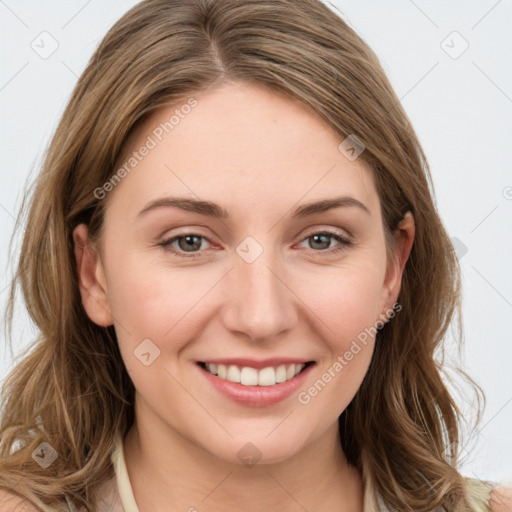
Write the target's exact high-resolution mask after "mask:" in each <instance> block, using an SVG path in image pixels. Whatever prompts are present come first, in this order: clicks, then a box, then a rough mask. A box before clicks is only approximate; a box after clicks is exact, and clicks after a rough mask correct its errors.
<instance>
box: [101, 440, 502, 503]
mask: <svg viewBox="0 0 512 512" xmlns="http://www.w3.org/2000/svg"><path fill="white" fill-rule="evenodd" d="M111 458H112V463H113V465H114V470H115V475H114V476H113V477H112V478H111V479H110V480H109V481H107V482H105V483H104V484H103V486H102V487H101V489H100V491H99V496H101V498H100V500H99V502H98V512H139V509H138V507H137V503H136V502H135V498H134V496H133V490H132V486H131V483H130V478H129V476H128V471H127V469H126V463H125V459H124V446H123V442H122V440H121V438H117V440H116V443H115V449H114V451H113V453H112V457H111ZM466 481H467V485H468V489H469V495H470V500H471V505H472V511H473V512H488V511H489V499H490V493H491V491H492V489H493V487H494V486H493V485H491V484H489V483H486V482H484V481H481V480H478V479H475V478H466ZM363 483H364V512H387V511H388V509H387V508H386V507H384V504H383V502H382V500H381V499H380V497H379V496H378V495H376V493H375V492H374V490H373V486H372V485H371V483H368V481H367V479H366V477H365V474H364V468H363Z"/></svg>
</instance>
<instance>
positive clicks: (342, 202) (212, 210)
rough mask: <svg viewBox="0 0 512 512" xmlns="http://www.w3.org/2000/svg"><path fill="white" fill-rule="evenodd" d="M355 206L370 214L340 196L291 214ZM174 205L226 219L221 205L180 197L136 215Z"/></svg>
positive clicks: (159, 202) (158, 202)
mask: <svg viewBox="0 0 512 512" xmlns="http://www.w3.org/2000/svg"><path fill="white" fill-rule="evenodd" d="M351 206H352V207H356V208H359V209H361V210H363V211H364V212H366V213H367V214H369V215H371V212H370V210H369V209H368V208H367V207H366V206H365V205H364V204H363V203H362V202H361V201H359V200H357V199H355V198H354V197H348V196H342V197H335V198H332V199H323V200H321V201H316V202H312V203H307V204H303V205H301V206H299V207H298V208H297V209H296V210H295V211H294V212H293V214H292V218H303V217H307V216H309V215H314V214H315V213H322V212H326V211H328V210H331V209H333V208H340V207H351ZM167 207H175V208H179V209H180V210H185V211H188V212H193V213H198V214H200V215H207V216H209V217H214V218H219V219H227V218H229V213H228V211H227V210H225V209H224V208H223V207H222V206H220V205H218V204H216V203H212V202H211V201H202V200H197V199H186V198H182V197H162V198H160V199H155V200H153V201H151V202H150V203H148V204H147V205H146V206H145V207H144V208H143V209H142V210H141V211H140V212H139V213H138V215H137V218H139V217H142V216H144V215H145V214H147V213H148V212H150V211H152V210H155V209H158V208H167Z"/></svg>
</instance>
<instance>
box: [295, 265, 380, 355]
mask: <svg viewBox="0 0 512 512" xmlns="http://www.w3.org/2000/svg"><path fill="white" fill-rule="evenodd" d="M383 279H384V268H383V266H382V265H380V264H378V263H376V262H372V261H371V260H366V261H363V260H362V259H361V261H359V262H358V263H357V264H352V265H350V264H348V263H347V265H344V266H341V267H339V268H331V269H329V270H324V271H322V270H319V271H317V272H316V273H315V274H314V275H311V276H310V277H309V278H308V279H307V280H306V281H302V284H301V285H300V288H298V293H297V295H299V296H300V297H305V300H304V302H305V304H306V305H307V306H308V308H309V309H310V310H311V311H312V312H314V313H315V315H310V316H311V317H314V316H316V317H317V319H318V322H317V324H316V327H317V328H318V329H319V332H321V333H322V337H323V339H324V340H328V341H329V346H330V349H331V351H332V352H333V353H336V355H338V354H339V353H342V352H344V351H345V350H347V347H348V346H350V342H351V341H352V340H353V339H356V338H357V336H358V335H359V334H360V333H361V332H364V331H365V329H369V328H371V327H373V326H375V324H376V321H377V320H378V319H379V314H380V313H381V311H380V309H381V301H382V283H383Z"/></svg>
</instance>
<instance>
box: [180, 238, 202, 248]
mask: <svg viewBox="0 0 512 512" xmlns="http://www.w3.org/2000/svg"><path fill="white" fill-rule="evenodd" d="M194 239H196V240H199V239H200V237H198V236H195V235H189V236H186V237H182V238H181V240H185V241H186V242H185V246H184V247H183V246H182V247H181V248H182V249H184V250H186V251H188V250H189V249H190V248H192V249H194V245H196V246H197V247H195V248H196V249H199V248H200V247H201V241H200V240H199V244H198V243H197V242H196V243H194V241H193V240H194ZM180 246H181V244H180ZM189 252H190V251H189Z"/></svg>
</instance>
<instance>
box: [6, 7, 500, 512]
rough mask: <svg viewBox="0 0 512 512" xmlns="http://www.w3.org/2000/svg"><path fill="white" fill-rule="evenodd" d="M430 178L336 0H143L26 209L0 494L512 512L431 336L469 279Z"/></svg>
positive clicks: (71, 110)
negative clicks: (480, 474)
mask: <svg viewBox="0 0 512 512" xmlns="http://www.w3.org/2000/svg"><path fill="white" fill-rule="evenodd" d="M429 186H430V174H429V169H428V165H427V163H426V158H425V155H424V154H423V151H422V149H421V147H420V144H419V142H418V140H417V137H416V135H415V133H414V130H413V129H412V127H411V125H410V122H409V120H408V118H407V116H406V114H405V112H404V111H403V109H402V107H401V106H400V103H399V100H398V99H397V97H396V95H395V93H394V92H393V90H392V88H391V86H390V84H389V82H388V80H387V78H386V77H385V75H384V72H383V70H382V68H381V66H380V64H379V62H378V60H377V58H376V57H375V55H374V53H373V52H372V51H371V50H370V49H369V48H368V46H367V45H366V44H365V43H364V42H363V41H362V40H361V39H360V38H359V37H358V36H357V35H356V34H355V33H354V32H353V30H351V29H350V28H349V27H348V26H347V25H346V24H345V22H344V21H343V20H342V19H340V18H338V17H337V16H336V15H335V14H334V13H333V12H331V11H330V10H329V9H328V8H327V7H326V6H325V5H323V4H322V3H320V2H317V1H313V0H308V1H300V2H297V1H291V0H278V1H273V2H263V1H255V0H252V1H245V2H238V1H234V0H231V1H225V0H221V1H215V2H213V1H207V0H198V1H193V2H192V1H191V2H187V3H182V2H173V1H168V0H167V1H163V0H146V1H144V2H142V3H140V4H138V5H137V6H136V7H134V8H133V9H131V10H130V11H129V12H128V13H127V14H126V15H125V16H123V18H122V19H121V20H120V21H119V22H118V23H116V25H115V26H114V27H113V28H112V29H111V31H110V32H109V33H108V34H107V35H106V37H105V38H104V40H103V41H102V43H101V44H100V46H99V48H98V50H97V51H96V52H95V54H94V55H93V57H92V58H91V60H90V62H89V65H88V66H87V69H86V70H85V71H84V73H83V75H82V76H81V78H80V80H79V82H78V84H77V86H76V89H75V91H74V93H73V96H72V98H71V100H70V103H69V105H68V107H67V109H66V111H65V113H64V115H63V118H62V120H61V122H60V124H59V126H58V129H57V131H56V133H55V136H54V138H53V141H52V144H51V146H50V148H49V151H48V155H47V157H46V161H45V164H44V168H43V170H42V172H41V175H40V177H39V179H38V183H37V188H36V191H35V194H34V197H33V198H32V200H31V206H30V211H29V217H28V229H27V231H26V233H25V238H24V243H23V247H22V252H21V257H20V261H19V272H18V279H19V281H20V282H21V285H22V290H23V294H24V297H25V300H26V303H27V307H28V310H29V312H30V314H31V316H32V318H33V319H34V321H35V323H36V324H37V326H38V327H39V329H40V331H41V334H40V336H39V338H38V340H37V341H36V343H35V345H34V347H33V350H32V352H31V353H30V354H29V355H27V357H26V358H25V359H24V360H23V361H22V362H21V363H20V364H19V365H18V366H17V367H15V368H14V370H13V371H12V372H11V374H10V375H9V377H8V379H7V380H6V384H5V386H4V391H3V396H4V400H5V403H4V412H3V416H2V422H1V424H0V436H1V437H0V439H1V445H0V446H1V447H2V448H1V450H2V451H1V456H0V487H2V488H4V489H5V491H4V494H3V497H2V498H1V499H3V502H2V501H1V499H0V503H3V508H2V510H11V508H12V507H14V506H15V505H17V504H20V503H21V502H22V501H23V503H25V504H31V505H30V506H33V507H34V508H33V510H44V511H50V510H52V511H54V510H66V511H67V510H87V511H89V510H91V511H92V510H102V511H107V510H109V511H114V510H123V509H124V510H125V511H132V510H140V511H143V510H144V511H145V510H166V511H168V510H189V511H195V510H198V511H201V510H210V511H217V510H222V511H232V510H247V511H250V510H274V509H277V508H278V507H279V509H280V510H284V511H288V510H289V511H292V510H299V509H300V508H302V509H304V510H309V511H313V510H322V511H323V510H343V511H352V512H353V511H365V512H367V511H370V510H371V511H377V510H379V511H383V510H416V511H427V510H441V509H444V510H447V511H462V510H464V511H466V510H468V511H481V510H493V511H494V512H496V511H502V510H508V509H509V508H507V507H510V505H507V502H506V499H507V497H506V493H505V492H502V491H499V492H498V490H497V489H496V488H495V484H494V483H493V482H487V481H478V480H476V479H469V478H466V477H464V476H463V475H461V474H460V473H459V472H458V470H457V454H458V451H459V446H458V441H459V426H458V424H459V420H460V418H459V411H458V409H457V406H456V404H455V402H454V401H453V399H452V397H451V396H450V394H449V392H448V390H447V388H446V386H445V383H444V382H443V380H442V378H441V375H440V372H439V365H438V363H437V362H436V361H435V359H434V352H435V350H436V349H437V348H438V347H439V345H440V344H441V343H442V340H443V337H444V334H445V332H446V329H447V328H448V325H449V323H450V321H451V319H452V317H453V314H454V313H455V311H456V310H457V312H458V311H459V309H458V307H459V291H460V277H459V268H458V262H457V259H456V256H455V253H454V251H453V248H452V246H451V244H450V241H449V238H448V236H447V234H446V231H445V230H444V227H443V225H442V222H441V220H440V218H439V216H438V214H437V212H436V209H435V206H434V204H433V202H432V198H431V194H430V189H429ZM317 244H320V245H317ZM13 300H14V288H13V289H12V291H11V303H10V304H11V305H10V310H9V311H8V314H10V313H12V303H13ZM475 387H476V388H478V386H476V384H475ZM509 503H510V502H509ZM9 507H11V508H9Z"/></svg>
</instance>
